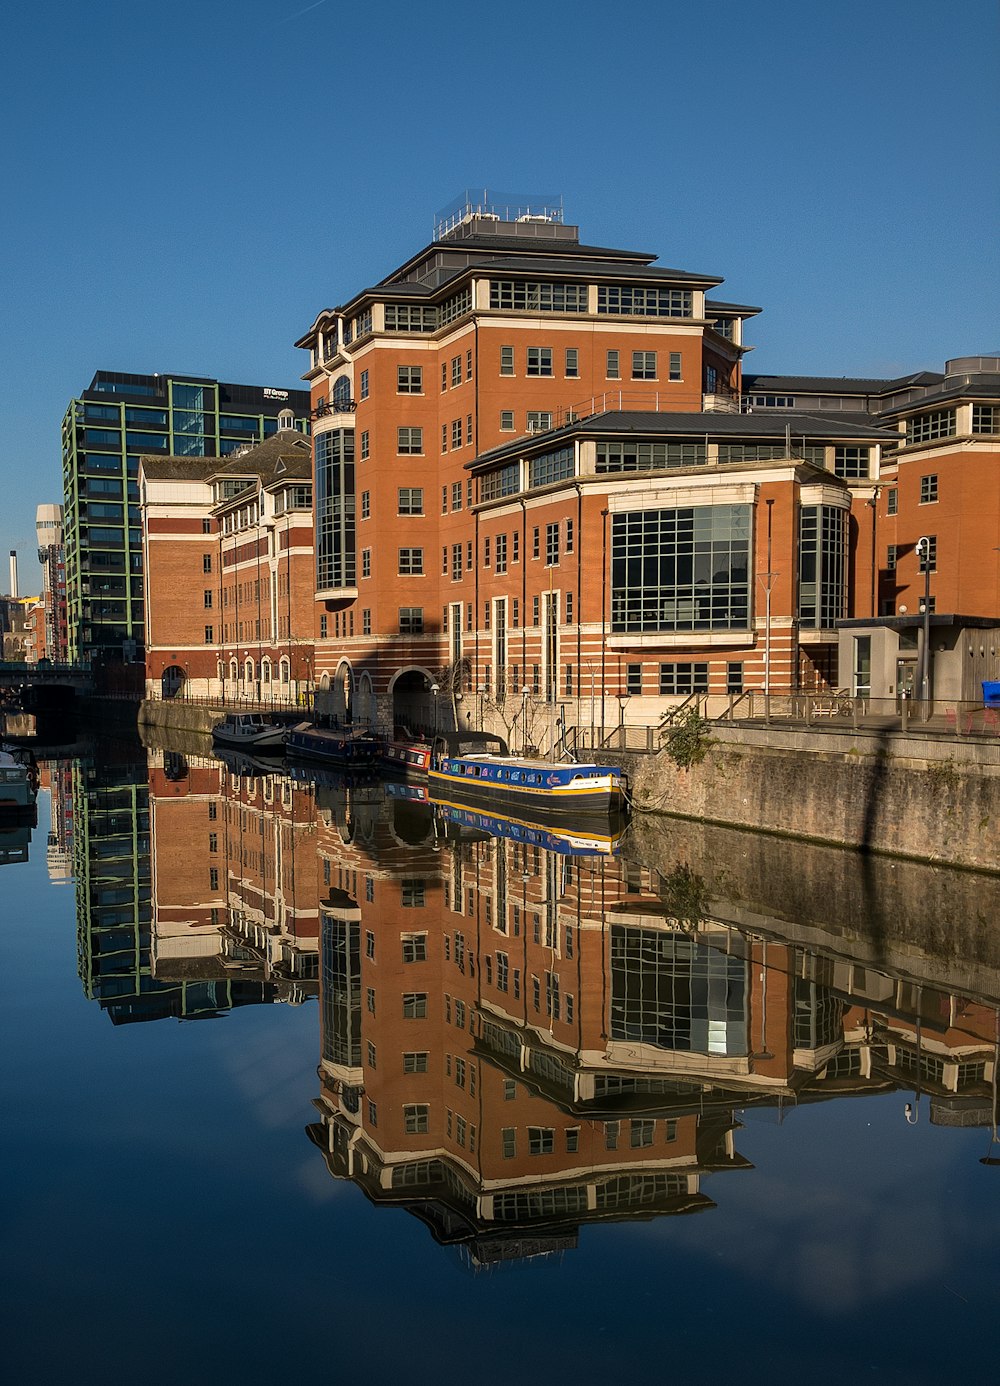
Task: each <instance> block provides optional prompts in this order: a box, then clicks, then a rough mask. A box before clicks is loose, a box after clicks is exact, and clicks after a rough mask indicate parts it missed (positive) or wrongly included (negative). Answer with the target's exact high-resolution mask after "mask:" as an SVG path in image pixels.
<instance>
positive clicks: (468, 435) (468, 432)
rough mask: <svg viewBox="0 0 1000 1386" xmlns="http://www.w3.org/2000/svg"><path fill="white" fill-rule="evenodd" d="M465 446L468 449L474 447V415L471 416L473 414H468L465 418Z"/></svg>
mask: <svg viewBox="0 0 1000 1386" xmlns="http://www.w3.org/2000/svg"><path fill="white" fill-rule="evenodd" d="M465 445H466V447H471V446H472V415H471V414H466V416H465Z"/></svg>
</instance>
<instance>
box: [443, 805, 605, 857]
mask: <svg viewBox="0 0 1000 1386" xmlns="http://www.w3.org/2000/svg"><path fill="white" fill-rule="evenodd" d="M436 812H437V813H438V814H440V816H441V819H442V826H443V828H444V834H443V835H444V836H445V837H447V836H449V834H450V830H452V829H454V828H457V829H458V830H459V833H460V834H461V833H462V832H463V831H466V830H469V831H471V832H472V833H474V834H476V835H477V836H480V837H502V838H506V839H507V840H508V841H511V842H520V843H523V844H524V845H525V846H528V847H542V848H544V849H545V851H547V852H555V853H556V854H557V855H559V856H564V857H592V856H617V854H618V850H619V846H620V843H621V840H622V836H623V834H624V831H625V820H624V818H623V817H621V816H617V817H615V816H612V817H611V818H609V821H608V823H607V824H606V825H603V824H602V825H595V826H594V827H593V828H592V830H591V831H589V832H588V831H579V832H570V831H568V829H567V828H566V827H564V826H562V825H560V824H553V825H552V826H551V827H546V826H545V825H544V824H541V823H528V822H525V821H524V820H523V819H521V818H514V817H509V816H507V815H503V814H497V813H482V812H480V810H479V809H469V808H459V807H458V805H457V804H443V803H438V804H437V805H436Z"/></svg>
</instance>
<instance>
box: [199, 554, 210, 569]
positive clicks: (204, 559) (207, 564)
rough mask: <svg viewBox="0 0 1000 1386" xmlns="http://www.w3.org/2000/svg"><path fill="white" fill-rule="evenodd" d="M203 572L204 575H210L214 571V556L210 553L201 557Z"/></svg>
mask: <svg viewBox="0 0 1000 1386" xmlns="http://www.w3.org/2000/svg"><path fill="white" fill-rule="evenodd" d="M201 571H202V572H203V573H210V572H211V571H212V555H211V554H210V553H203V554H202V556H201Z"/></svg>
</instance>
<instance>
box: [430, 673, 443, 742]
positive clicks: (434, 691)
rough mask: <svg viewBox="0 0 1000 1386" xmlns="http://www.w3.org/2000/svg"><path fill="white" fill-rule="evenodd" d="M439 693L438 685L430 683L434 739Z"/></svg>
mask: <svg viewBox="0 0 1000 1386" xmlns="http://www.w3.org/2000/svg"><path fill="white" fill-rule="evenodd" d="M440 692H441V688H440V686H439V685H438V684H436V683H432V684H431V697H432V698H433V699H434V736H435V738H436V737H437V734H438V694H439V693H440Z"/></svg>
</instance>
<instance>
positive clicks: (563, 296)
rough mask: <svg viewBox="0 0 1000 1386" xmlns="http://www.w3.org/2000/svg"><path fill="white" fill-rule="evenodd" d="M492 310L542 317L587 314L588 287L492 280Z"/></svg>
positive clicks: (583, 285) (528, 281)
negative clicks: (552, 314)
mask: <svg viewBox="0 0 1000 1386" xmlns="http://www.w3.org/2000/svg"><path fill="white" fill-rule="evenodd" d="M490 307H491V308H520V309H524V310H531V311H535V312H542V313H585V312H586V311H587V286H586V284H550V283H536V282H532V281H530V280H524V281H518V280H514V279H491V280H490Z"/></svg>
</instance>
